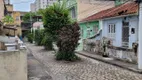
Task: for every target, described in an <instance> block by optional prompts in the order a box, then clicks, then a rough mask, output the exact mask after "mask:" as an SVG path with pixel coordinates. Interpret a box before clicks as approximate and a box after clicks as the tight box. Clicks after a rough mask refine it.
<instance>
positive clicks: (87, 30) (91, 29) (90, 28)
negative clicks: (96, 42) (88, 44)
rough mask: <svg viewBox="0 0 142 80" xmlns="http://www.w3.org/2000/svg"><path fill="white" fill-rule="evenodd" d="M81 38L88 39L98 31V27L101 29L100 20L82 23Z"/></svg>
mask: <svg viewBox="0 0 142 80" xmlns="http://www.w3.org/2000/svg"><path fill="white" fill-rule="evenodd" d="M79 25H80V31H81V38H82V39H86V38H89V37H92V36H94V35H95V34H96V33H97V30H96V29H98V30H99V29H100V26H99V21H93V22H85V23H80V24H79Z"/></svg>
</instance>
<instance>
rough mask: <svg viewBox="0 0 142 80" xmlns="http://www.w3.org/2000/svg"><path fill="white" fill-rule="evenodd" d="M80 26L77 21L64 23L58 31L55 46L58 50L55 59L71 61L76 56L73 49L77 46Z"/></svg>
mask: <svg viewBox="0 0 142 80" xmlns="http://www.w3.org/2000/svg"><path fill="white" fill-rule="evenodd" d="M79 30H80V28H79V25H78V24H77V23H74V24H71V25H66V26H64V27H63V28H62V29H61V30H60V31H59V38H58V42H57V46H58V47H59V51H58V53H57V55H56V59H57V60H67V61H73V60H77V59H78V57H77V56H76V55H75V52H74V51H75V49H76V47H77V46H78V40H79V36H80V32H79Z"/></svg>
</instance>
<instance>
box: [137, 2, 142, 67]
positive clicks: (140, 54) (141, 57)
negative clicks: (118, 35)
mask: <svg viewBox="0 0 142 80" xmlns="http://www.w3.org/2000/svg"><path fill="white" fill-rule="evenodd" d="M138 37H139V40H138V41H139V42H138V43H139V47H138V68H139V69H142V0H139V36H138Z"/></svg>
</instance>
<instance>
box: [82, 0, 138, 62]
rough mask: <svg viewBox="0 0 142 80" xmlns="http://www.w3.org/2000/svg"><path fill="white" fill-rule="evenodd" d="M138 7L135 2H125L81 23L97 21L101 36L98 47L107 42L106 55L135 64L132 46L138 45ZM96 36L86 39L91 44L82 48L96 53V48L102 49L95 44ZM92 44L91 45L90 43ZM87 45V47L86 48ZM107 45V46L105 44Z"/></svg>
mask: <svg viewBox="0 0 142 80" xmlns="http://www.w3.org/2000/svg"><path fill="white" fill-rule="evenodd" d="M138 8H139V5H138V4H137V3H136V2H127V3H124V4H122V5H119V6H116V7H113V8H109V9H106V10H103V11H100V12H98V13H96V14H94V15H92V16H90V17H87V18H85V19H84V20H82V22H89V21H99V26H100V29H101V30H100V31H101V33H100V34H101V35H100V34H97V36H98V35H99V36H101V38H100V40H99V45H104V44H105V43H102V41H104V40H105V41H109V44H111V46H109V47H108V48H107V49H106V53H108V55H109V56H111V57H113V58H116V59H121V60H124V61H128V62H137V48H134V44H137V43H138V35H139V34H138V32H139V31H138V23H139V19H138V18H139V15H138ZM95 39H96V35H95V36H93V39H92V37H91V38H87V39H86V42H91V41H93V42H94V43H93V44H96V45H97V46H96V45H90V46H89V45H88V43H84V44H83V46H84V47H83V48H84V49H85V50H87V51H91V52H92V51H93V52H95V53H96V50H97V48H98V47H99V48H100V49H101V48H102V47H101V46H98V44H97V43H96V42H97V41H98V40H95ZM91 44H92V43H91ZM86 45H87V47H86ZM106 45H107V44H106Z"/></svg>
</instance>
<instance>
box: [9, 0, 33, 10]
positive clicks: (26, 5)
mask: <svg viewBox="0 0 142 80" xmlns="http://www.w3.org/2000/svg"><path fill="white" fill-rule="evenodd" d="M34 1H35V0H10V3H11V4H13V5H14V11H30V4H31V3H33V2H34Z"/></svg>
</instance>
